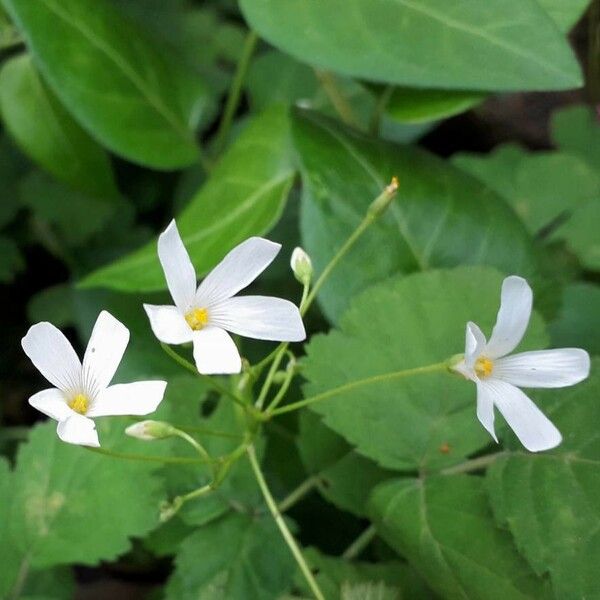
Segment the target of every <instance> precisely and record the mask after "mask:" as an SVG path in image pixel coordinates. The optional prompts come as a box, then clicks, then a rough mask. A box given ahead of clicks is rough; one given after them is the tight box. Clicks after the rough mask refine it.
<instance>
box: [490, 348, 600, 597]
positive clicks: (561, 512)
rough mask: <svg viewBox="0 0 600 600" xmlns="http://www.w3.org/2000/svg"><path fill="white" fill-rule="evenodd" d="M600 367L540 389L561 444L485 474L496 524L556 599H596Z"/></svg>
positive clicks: (511, 458) (520, 455)
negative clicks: (575, 380) (572, 381)
mask: <svg viewBox="0 0 600 600" xmlns="http://www.w3.org/2000/svg"><path fill="white" fill-rule="evenodd" d="M599 368H600V362H599V361H598V360H596V361H595V362H594V363H593V366H592V376H591V378H590V379H589V380H588V381H587V382H585V383H581V384H579V385H578V386H576V387H573V388H566V389H564V390H544V391H539V392H538V393H537V394H536V399H547V400H548V401H549V402H552V403H553V404H552V406H551V408H550V409H546V412H547V414H548V416H549V417H550V418H551V419H552V421H553V422H554V423H555V424H556V426H557V427H558V428H559V429H560V430H561V432H562V434H563V438H564V439H563V443H562V444H561V445H560V446H559V447H558V448H556V449H554V450H552V451H550V452H544V453H540V454H528V453H525V452H522V451H519V450H515V451H514V452H511V453H510V454H509V455H508V456H507V457H505V458H501V459H499V460H498V461H496V463H494V465H493V466H492V467H491V468H490V469H489V470H488V475H487V477H488V491H489V494H490V499H491V502H492V505H493V507H494V512H495V514H496V517H497V519H498V521H499V522H500V523H501V524H502V525H506V526H508V528H509V529H510V531H511V533H512V534H513V536H514V538H515V541H516V543H517V546H518V547H519V549H520V550H521V552H522V553H523V554H524V555H525V556H526V557H527V559H528V560H529V562H530V563H531V565H532V566H533V568H534V569H535V570H536V571H537V572H538V573H549V574H550V577H551V579H552V584H553V587H554V591H555V594H556V597H557V598H559V599H561V600H562V599H572V598H594V597H596V596H597V593H598V581H599V580H598V564H599V562H600V505H599V504H598V502H597V498H598V495H599V494H600V438H599V437H598V397H599V394H600V376H599V371H598V369H599Z"/></svg>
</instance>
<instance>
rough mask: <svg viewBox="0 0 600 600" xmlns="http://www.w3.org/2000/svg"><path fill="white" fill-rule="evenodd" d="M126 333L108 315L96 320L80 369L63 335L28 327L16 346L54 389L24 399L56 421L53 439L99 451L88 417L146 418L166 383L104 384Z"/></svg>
mask: <svg viewBox="0 0 600 600" xmlns="http://www.w3.org/2000/svg"><path fill="white" fill-rule="evenodd" d="M128 342H129V330H128V329H127V327H125V325H123V324H122V323H121V322H120V321H118V320H117V319H115V318H114V317H113V316H112V315H111V314H110V313H108V312H106V311H102V312H101V313H100V314H99V315H98V319H97V320H96V324H95V325H94V329H93V331H92V336H91V337H90V341H89V342H88V346H87V349H86V351H85V355H84V357H83V364H82V363H81V362H80V361H79V358H78V357H77V354H76V353H75V350H73V346H71V344H70V343H69V340H67V338H66V337H65V336H64V335H63V333H62V332H61V331H60V330H59V329H57V328H56V327H55V326H54V325H52V324H51V323H46V322H42V323H37V324H36V325H33V326H32V327H30V328H29V331H28V332H27V335H26V336H25V337H24V338H23V339H22V341H21V345H22V346H23V350H25V354H27V356H28V357H29V358H30V359H31V362H32V363H33V364H34V365H35V366H36V367H37V369H38V370H39V371H40V373H41V374H42V375H43V376H44V377H45V378H46V379H47V380H48V381H49V382H50V383H51V384H52V385H54V386H55V387H53V388H50V389H47V390H43V391H41V392H38V393H37V394H34V395H33V396H32V397H31V398H29V404H31V406H33V407H34V408H36V409H37V410H39V411H40V412H42V413H44V414H45V415H47V416H49V417H50V418H52V419H55V420H56V421H58V427H57V433H58V437H59V438H60V439H61V440H63V441H64V442H68V443H70V444H80V445H83V446H99V445H100V443H99V441H98V433H97V432H96V426H95V424H94V421H93V420H92V418H93V417H104V416H114V415H147V414H149V413H151V412H154V411H155V410H156V407H157V406H158V405H159V403H160V401H161V400H162V398H163V395H164V393H165V387H166V385H167V383H166V382H165V381H138V382H135V383H125V384H116V385H109V383H110V381H111V379H112V378H113V375H114V374H115V371H116V370H117V367H118V366H119V363H120V362H121V358H122V357H123V353H124V352H125V348H126V347H127V343H128Z"/></svg>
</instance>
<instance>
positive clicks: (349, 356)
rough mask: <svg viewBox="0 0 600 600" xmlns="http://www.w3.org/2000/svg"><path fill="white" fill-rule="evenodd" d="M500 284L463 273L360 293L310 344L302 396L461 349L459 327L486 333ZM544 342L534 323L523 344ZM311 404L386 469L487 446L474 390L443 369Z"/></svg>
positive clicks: (491, 275) (477, 271)
mask: <svg viewBox="0 0 600 600" xmlns="http://www.w3.org/2000/svg"><path fill="white" fill-rule="evenodd" d="M501 281H502V278H501V277H500V275H499V274H498V273H496V272H495V271H493V270H491V269H484V268H481V267H467V268H465V267H463V268H458V269H454V270H449V271H429V272H427V273H419V274H415V275H410V276H408V277H405V278H403V279H396V280H392V281H388V282H385V283H382V284H379V285H377V286H373V287H371V288H369V289H367V290H366V291H365V292H364V293H363V294H361V295H360V296H359V297H358V298H356V300H354V302H353V303H352V304H351V306H350V308H349V309H348V311H347V312H346V313H345V314H344V316H343V318H342V319H341V323H340V329H339V330H334V331H332V332H330V333H329V334H327V335H320V336H316V337H313V338H312V340H311V342H310V344H308V346H307V358H306V360H305V362H304V363H303V364H304V368H303V370H302V374H303V375H304V376H305V377H306V378H307V379H308V382H309V383H308V384H307V385H306V386H305V396H307V397H310V396H312V395H315V394H319V393H321V392H324V391H327V390H330V389H333V388H336V387H338V386H342V385H345V384H348V383H351V382H354V381H358V380H361V379H364V378H369V377H373V376H375V375H383V374H386V373H392V372H396V371H400V370H403V369H410V368H415V367H421V366H425V365H430V364H433V363H437V362H439V361H443V360H445V359H448V358H449V357H451V356H453V355H454V354H456V353H459V352H464V337H465V326H466V323H467V321H470V320H473V321H475V322H476V323H477V324H479V325H480V326H481V327H482V329H483V331H484V332H490V331H491V328H492V325H493V323H494V321H495V317H496V311H497V310H498V304H499V299H500V286H501ZM545 343H546V336H545V334H544V333H543V327H542V326H541V321H540V320H539V319H538V318H536V317H534V319H533V320H532V323H531V326H530V328H529V333H528V336H527V338H526V344H525V346H526V347H527V348H543V347H544V346H545ZM312 408H313V410H315V411H316V412H318V413H319V414H321V415H322V416H323V419H324V422H325V423H326V424H327V425H328V426H329V427H331V429H333V430H335V431H337V432H338V433H340V434H341V435H342V436H344V437H345V438H346V439H347V440H348V441H349V442H350V443H351V444H353V445H355V446H356V447H357V450H358V452H360V453H361V454H364V455H366V456H368V457H370V458H372V459H373V460H375V461H377V462H379V463H380V464H382V465H383V466H386V467H390V468H394V469H435V468H439V467H441V466H443V465H447V464H449V463H453V462H456V461H459V460H461V458H462V457H464V456H465V455H468V454H471V453H472V452H474V451H476V450H477V449H479V448H482V447H483V446H485V445H486V444H488V443H490V438H489V435H488V434H487V433H486V432H484V430H483V428H482V427H481V425H480V424H479V422H478V421H477V418H476V416H475V387H474V386H473V384H472V383H471V382H468V381H465V380H464V379H462V378H460V377H458V376H456V375H450V374H448V373H445V372H437V373H430V374H421V375H415V376H412V377H408V378H397V379H389V380H384V381H377V382H371V383H369V384H368V385H361V386H359V387H356V388H355V389H353V390H348V391H345V392H343V393H340V394H336V395H335V396H333V397H331V398H328V399H326V400H323V401H321V402H316V403H315V404H313V405H312Z"/></svg>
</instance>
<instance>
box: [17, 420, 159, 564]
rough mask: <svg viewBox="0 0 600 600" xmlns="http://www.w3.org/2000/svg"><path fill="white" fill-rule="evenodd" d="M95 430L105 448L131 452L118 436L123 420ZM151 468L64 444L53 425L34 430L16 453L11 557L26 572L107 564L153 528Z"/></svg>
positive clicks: (155, 489)
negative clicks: (20, 559) (17, 557)
mask: <svg viewBox="0 0 600 600" xmlns="http://www.w3.org/2000/svg"><path fill="white" fill-rule="evenodd" d="M96 423H97V429H98V431H99V436H100V441H101V443H102V444H104V445H105V446H106V447H107V448H111V449H114V450H117V451H125V452H128V451H129V452H130V451H132V449H133V448H134V447H135V445H136V444H135V440H132V439H130V438H127V437H126V436H125V435H124V434H123V430H124V427H125V426H126V425H127V424H128V423H127V419H119V418H108V419H99V420H97V421H96ZM156 468H157V467H156V465H155V464H153V463H143V462H134V461H125V460H116V459H114V458H109V457H106V456H102V455H100V454H94V453H92V452H90V451H89V450H88V449H86V448H82V447H80V446H72V445H69V444H65V443H64V442H61V441H60V440H59V439H58V436H57V435H56V423H55V422H54V421H49V422H47V423H44V424H43V425H37V426H36V427H34V429H33V430H32V432H31V435H30V438H29V442H27V443H26V444H23V445H22V446H21V447H20V449H19V453H18V458H17V467H16V471H15V473H14V476H13V499H12V506H11V511H10V519H11V522H10V530H11V538H12V541H13V546H12V548H13V551H14V552H15V553H21V555H27V556H28V561H29V564H30V565H31V566H32V567H34V568H45V567H50V566H55V565H61V564H70V563H74V562H76V563H78V564H85V565H94V564H97V563H98V562H99V561H100V560H110V559H113V558H115V557H116V556H118V555H119V554H121V553H123V552H125V551H126V550H128V549H129V548H130V541H129V538H130V537H131V536H142V535H144V534H145V533H146V532H148V531H149V530H150V529H151V528H152V527H153V526H154V525H155V524H156V522H157V519H158V504H159V502H160V500H161V499H162V493H163V492H162V487H161V483H160V481H159V480H158V479H157V478H156V475H155V471H156ZM109 507H110V510H109Z"/></svg>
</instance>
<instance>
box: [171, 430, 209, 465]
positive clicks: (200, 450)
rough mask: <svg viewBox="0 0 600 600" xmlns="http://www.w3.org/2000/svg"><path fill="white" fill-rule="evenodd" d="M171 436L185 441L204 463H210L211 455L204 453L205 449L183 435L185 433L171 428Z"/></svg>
mask: <svg viewBox="0 0 600 600" xmlns="http://www.w3.org/2000/svg"><path fill="white" fill-rule="evenodd" d="M173 435H175V436H177V437H178V438H181V439H182V440H185V441H186V442H187V443H188V444H189V445H190V446H192V447H193V448H194V449H195V450H196V452H198V454H199V455H200V456H201V457H202V458H204V459H205V460H206V462H208V463H210V462H212V460H213V459H212V457H211V455H210V454H209V453H208V452H207V451H206V448H205V447H204V446H203V445H202V444H201V443H200V442H198V441H197V440H195V439H194V438H193V437H192V436H191V435H189V434H187V433H185V431H180V430H179V429H175V428H173Z"/></svg>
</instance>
